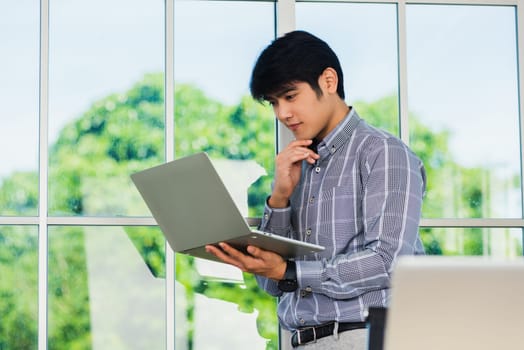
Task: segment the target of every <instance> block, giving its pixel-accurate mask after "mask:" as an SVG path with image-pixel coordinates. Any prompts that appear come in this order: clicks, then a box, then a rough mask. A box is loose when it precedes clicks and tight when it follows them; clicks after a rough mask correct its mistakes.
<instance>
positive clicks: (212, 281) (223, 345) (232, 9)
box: [174, 1, 278, 349]
mask: <svg viewBox="0 0 524 350" xmlns="http://www.w3.org/2000/svg"><path fill="white" fill-rule="evenodd" d="M210 28H212V30H210ZM273 38H274V4H273V3H272V2H238V1H235V2H225V1H214V2H203V1H176V2H175V116H174V122H175V154H176V156H177V157H181V156H184V155H187V154H191V153H195V152H200V151H206V152H208V153H209V155H210V157H211V158H212V159H213V160H214V162H215V165H216V166H217V167H218V171H219V172H220V174H221V176H222V179H223V180H224V182H225V184H226V186H227V187H228V188H229V190H230V192H231V194H232V195H233V196H234V199H235V200H236V202H237V204H238V206H239V208H240V209H241V211H242V213H243V215H244V216H260V215H261V214H262V208H263V205H264V201H265V198H266V196H267V195H268V193H269V191H270V185H271V180H272V174H273V161H274V155H275V118H274V116H273V112H272V110H271V108H270V107H268V106H263V105H261V104H259V103H257V102H255V101H253V100H252V99H251V97H250V96H249V79H250V75H251V69H252V66H253V64H254V62H255V60H256V58H257V56H258V55H259V53H260V51H261V50H262V49H263V48H264V47H265V46H266V45H268V44H269V43H270V42H271V40H272V39H273ZM266 174H267V175H268V176H265V175H266ZM203 219H205V218H203ZM176 269H177V270H176V279H177V281H178V283H177V286H176V288H177V289H176V292H177V293H176V307H177V309H176V320H175V323H176V324H177V327H176V337H175V339H176V342H177V344H176V345H177V349H209V348H214V349H263V348H267V349H277V348H278V347H277V334H278V321H277V317H276V300H275V298H273V297H270V296H269V295H268V294H266V293H265V292H263V291H262V290H261V289H259V288H258V286H257V285H256V282H255V280H254V278H253V276H252V275H246V276H243V275H242V274H241V273H240V271H239V270H238V269H236V268H232V267H230V266H228V265H225V264H218V263H213V262H209V261H205V260H200V259H193V258H190V257H188V256H186V255H181V254H177V256H176ZM239 310H240V312H238V311H239ZM216 315H224V317H221V318H220V322H217V320H216ZM209 325H213V326H212V327H210V326H209ZM232 330H235V331H234V335H233V336H232V334H233V333H232Z"/></svg>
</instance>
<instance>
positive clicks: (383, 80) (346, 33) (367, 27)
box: [296, 2, 399, 135]
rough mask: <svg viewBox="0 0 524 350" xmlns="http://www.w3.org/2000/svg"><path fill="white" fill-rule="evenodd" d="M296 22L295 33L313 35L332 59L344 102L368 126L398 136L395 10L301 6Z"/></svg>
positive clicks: (371, 6) (374, 6)
mask: <svg viewBox="0 0 524 350" xmlns="http://www.w3.org/2000/svg"><path fill="white" fill-rule="evenodd" d="M296 21H297V29H303V30H307V31H309V32H311V33H312V34H314V35H317V36H318V37H320V38H321V39H322V40H324V41H326V42H327V43H328V44H329V46H331V48H332V49H333V50H334V51H335V52H336V53H337V56H338V58H339V60H340V64H341V65H342V70H343V72H344V90H345V92H346V102H347V103H348V104H350V105H353V106H355V107H356V109H357V112H358V113H359V115H360V116H361V117H362V118H364V119H366V120H367V121H368V122H370V123H371V124H373V125H375V126H378V127H381V128H383V129H386V130H388V131H390V132H391V133H393V134H395V135H398V133H399V122H398V121H399V117H398V115H399V113H398V110H399V109H398V67H397V65H398V64H397V62H398V59H397V11H396V5H395V4H349V3H328V2H319V3H312V2H300V3H297V4H296ZM327 23H328V24H329V25H326V24H327Z"/></svg>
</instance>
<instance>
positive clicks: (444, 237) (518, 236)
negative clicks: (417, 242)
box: [420, 228, 522, 258]
mask: <svg viewBox="0 0 524 350" xmlns="http://www.w3.org/2000/svg"><path fill="white" fill-rule="evenodd" d="M420 234H421V237H422V241H423V242H424V247H425V248H426V253H427V254H430V255H481V256H491V257H501V258H514V257H518V256H522V229H518V228H424V229H421V232H420Z"/></svg>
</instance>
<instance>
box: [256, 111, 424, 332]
mask: <svg viewBox="0 0 524 350" xmlns="http://www.w3.org/2000/svg"><path fill="white" fill-rule="evenodd" d="M317 153H318V154H319V155H320V159H319V160H318V161H317V162H316V164H314V165H310V164H308V163H306V162H304V163H303V166H302V177H301V180H300V183H299V184H298V185H297V187H296V188H295V190H294V192H293V195H292V196H291V198H290V206H289V207H287V208H282V209H272V208H270V207H269V206H267V204H266V208H265V212H264V216H263V218H262V222H261V226H260V229H261V230H263V231H267V232H272V233H275V234H279V235H282V236H286V237H292V238H295V239H299V240H303V241H307V242H312V243H316V244H320V245H323V246H325V247H326V250H325V251H323V252H321V253H317V254H316V255H315V256H311V257H303V258H297V259H296V265H297V279H298V285H299V288H298V290H297V291H295V292H292V293H282V292H281V291H280V290H279V289H278V288H277V283H276V282H275V281H273V280H270V279H267V278H264V277H261V276H257V280H258V283H259V285H260V286H261V287H262V288H264V289H265V290H266V291H267V292H268V293H270V294H271V295H274V296H279V297H280V301H279V305H278V316H279V319H280V322H281V324H282V326H283V327H284V328H286V329H289V330H292V329H296V328H299V327H303V326H311V325H318V324H322V323H325V322H330V321H339V322H359V321H364V320H365V311H366V309H367V308H368V307H369V306H386V305H387V302H388V297H389V287H390V277H391V272H392V269H393V263H394V261H395V258H396V257H397V256H399V255H403V254H424V248H423V246H422V242H421V241H420V237H419V234H418V225H419V220H420V215H421V207H422V197H423V193H424V190H425V185H426V178H425V172H424V166H423V164H422V162H421V161H420V159H419V158H418V157H417V156H416V155H415V154H414V153H413V152H412V151H410V150H409V148H408V147H407V146H406V145H405V144H404V143H402V141H401V140H399V139H398V138H396V137H394V136H392V135H390V134H388V133H386V132H384V131H381V130H379V129H377V128H374V127H372V126H370V125H368V124H367V123H366V122H365V121H364V120H362V119H361V118H360V117H359V116H358V115H357V113H356V112H355V110H354V108H351V110H350V112H349V114H348V116H347V117H346V118H345V119H344V120H343V121H342V122H341V123H340V124H339V125H337V127H336V128H335V129H334V130H332V131H331V133H330V134H329V135H327V136H326V137H325V138H324V140H322V141H321V142H320V143H319V144H318V146H317Z"/></svg>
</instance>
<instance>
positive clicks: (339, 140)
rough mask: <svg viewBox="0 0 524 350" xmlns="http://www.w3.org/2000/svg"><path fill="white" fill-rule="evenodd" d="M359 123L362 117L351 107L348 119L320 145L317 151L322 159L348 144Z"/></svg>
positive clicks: (339, 124) (345, 118)
mask: <svg viewBox="0 0 524 350" xmlns="http://www.w3.org/2000/svg"><path fill="white" fill-rule="evenodd" d="M359 122H360V117H359V116H358V114H357V112H356V111H355V108H353V107H350V110H349V112H348V114H347V115H346V117H344V119H343V120H342V121H341V122H340V123H338V125H337V126H336V127H335V128H334V129H333V130H331V132H330V133H329V134H327V136H326V137H324V139H323V140H322V141H320V142H319V143H318V146H317V150H318V155H320V158H321V159H322V158H325V157H327V156H328V155H330V154H333V153H335V152H336V151H337V150H338V149H339V148H340V146H342V145H343V144H344V143H345V142H347V140H349V138H350V137H351V135H352V134H353V131H354V130H355V128H356V127H357V125H358V123H359Z"/></svg>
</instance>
